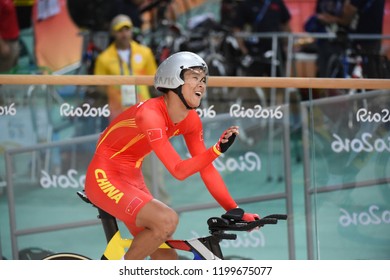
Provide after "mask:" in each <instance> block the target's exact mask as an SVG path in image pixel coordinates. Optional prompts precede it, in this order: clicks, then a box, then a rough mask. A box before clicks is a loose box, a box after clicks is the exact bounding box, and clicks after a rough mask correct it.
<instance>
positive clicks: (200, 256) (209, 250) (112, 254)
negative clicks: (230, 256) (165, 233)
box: [78, 193, 235, 260]
mask: <svg viewBox="0 0 390 280" xmlns="http://www.w3.org/2000/svg"><path fill="white" fill-rule="evenodd" d="M78 194H79V196H80V197H82V196H84V197H82V199H83V200H84V201H87V202H89V200H88V198H87V197H85V195H84V194H80V193H78ZM89 203H90V202H89ZM95 207H96V206H95ZM97 209H98V212H99V218H100V219H101V222H102V226H103V229H104V233H105V235H106V239H107V242H108V243H107V246H106V249H105V251H104V253H103V255H102V257H101V259H102V260H120V259H121V258H122V257H123V256H124V254H125V253H126V251H127V249H128V248H129V247H130V246H131V243H132V242H133V240H132V239H125V238H122V236H121V233H120V230H119V228H118V224H117V221H116V218H115V217H113V216H112V215H110V214H108V213H107V212H105V211H103V210H102V209H100V208H97ZM233 237H235V236H232V238H233ZM220 241H221V239H220V238H218V237H216V236H213V235H211V236H207V237H200V238H194V239H190V240H167V241H166V242H164V243H163V244H161V245H160V247H159V248H161V249H176V250H179V251H186V252H189V253H192V254H193V256H194V260H222V259H223V254H222V251H221V247H220V244H219V243H220Z"/></svg>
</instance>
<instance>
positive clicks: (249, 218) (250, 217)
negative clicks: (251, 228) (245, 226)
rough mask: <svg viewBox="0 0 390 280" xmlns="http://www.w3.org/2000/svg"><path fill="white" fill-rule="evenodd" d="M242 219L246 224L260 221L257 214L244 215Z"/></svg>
mask: <svg viewBox="0 0 390 280" xmlns="http://www.w3.org/2000/svg"><path fill="white" fill-rule="evenodd" d="M242 219H243V220H244V221H246V222H253V221H256V220H260V216H259V215H258V214H252V213H244V215H243V216H242Z"/></svg>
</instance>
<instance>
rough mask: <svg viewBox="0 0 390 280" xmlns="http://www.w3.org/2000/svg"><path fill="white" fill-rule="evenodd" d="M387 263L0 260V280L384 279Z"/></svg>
mask: <svg viewBox="0 0 390 280" xmlns="http://www.w3.org/2000/svg"><path fill="white" fill-rule="evenodd" d="M389 264H390V262H389V261H384V260H379V261H373V260H357V261H349V260H346V261H333V260H332V261H304V260H296V261H265V260H257V261H255V260H254V261H247V260H245V261H241V260H234V261H228V260H224V261H202V262H197V261H187V260H181V261H98V260H95V261H69V260H66V261H34V260H27V261H23V260H19V261H0V276H1V279H39V280H52V279H56V278H61V279H110V280H119V279H122V280H123V279H148V280H150V279H186V280H187V279H197V280H203V279H204V280H212V279H224V280H230V279H232V280H233V279H234V280H236V279H240V280H241V279H300V280H301V279H354V280H359V279H375V280H379V279H388V277H389V274H390V265H389Z"/></svg>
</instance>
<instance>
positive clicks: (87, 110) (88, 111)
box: [60, 103, 110, 117]
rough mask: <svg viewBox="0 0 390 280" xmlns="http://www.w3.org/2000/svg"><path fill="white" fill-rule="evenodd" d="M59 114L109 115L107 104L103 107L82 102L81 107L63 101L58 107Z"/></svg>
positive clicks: (82, 115)
mask: <svg viewBox="0 0 390 280" xmlns="http://www.w3.org/2000/svg"><path fill="white" fill-rule="evenodd" d="M60 115H61V116H65V117H109V116H110V110H109V109H108V104H106V105H104V107H103V108H95V107H91V105H89V104H88V103H84V104H82V105H81V107H74V106H72V105H70V104H69V103H64V104H62V105H61V107H60Z"/></svg>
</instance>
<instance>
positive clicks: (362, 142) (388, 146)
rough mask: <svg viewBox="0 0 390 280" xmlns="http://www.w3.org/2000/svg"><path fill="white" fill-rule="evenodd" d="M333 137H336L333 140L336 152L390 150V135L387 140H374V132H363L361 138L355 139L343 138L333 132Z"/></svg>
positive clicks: (332, 145) (333, 148) (333, 147)
mask: <svg viewBox="0 0 390 280" xmlns="http://www.w3.org/2000/svg"><path fill="white" fill-rule="evenodd" d="M333 137H334V138H335V139H336V140H334V141H333V142H332V144H331V147H332V150H333V151H334V152H336V153H341V152H355V153H361V152H374V151H375V152H379V153H381V152H390V137H388V138H387V140H383V139H375V141H373V143H371V142H372V134H371V133H368V132H365V133H363V134H362V136H361V138H360V139H359V138H353V139H348V138H346V139H344V140H343V139H341V137H340V136H338V135H337V134H335V133H334V134H333Z"/></svg>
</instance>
